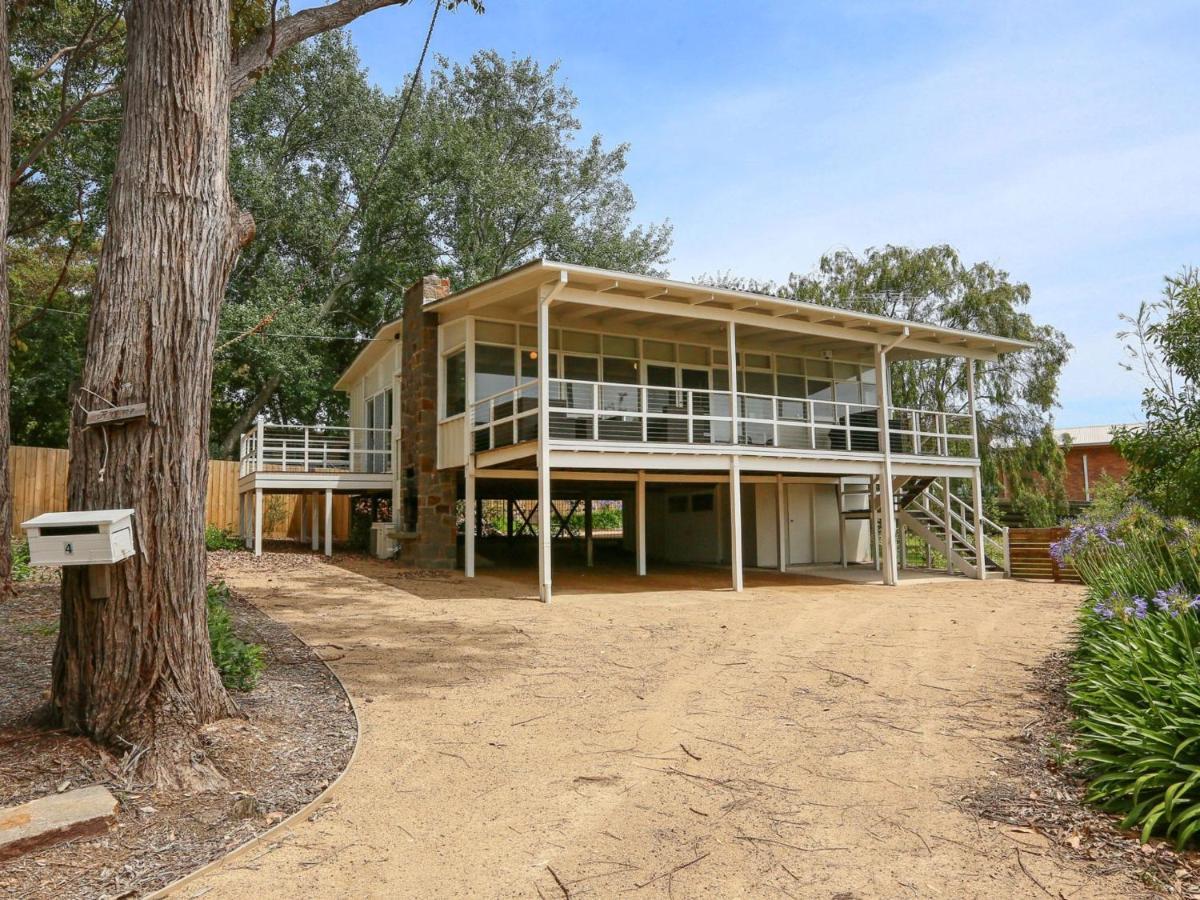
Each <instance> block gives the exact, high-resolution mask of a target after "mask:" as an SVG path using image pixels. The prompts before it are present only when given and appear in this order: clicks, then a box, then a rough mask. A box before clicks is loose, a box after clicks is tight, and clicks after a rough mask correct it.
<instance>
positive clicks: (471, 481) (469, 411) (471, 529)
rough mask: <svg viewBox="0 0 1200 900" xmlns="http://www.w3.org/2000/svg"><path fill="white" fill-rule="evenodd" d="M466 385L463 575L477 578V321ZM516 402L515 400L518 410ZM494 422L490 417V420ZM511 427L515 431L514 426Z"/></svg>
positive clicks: (471, 326) (469, 336)
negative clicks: (474, 429) (475, 434)
mask: <svg viewBox="0 0 1200 900" xmlns="http://www.w3.org/2000/svg"><path fill="white" fill-rule="evenodd" d="M466 326H467V327H466V341H467V346H466V351H467V354H466V359H465V360H464V362H465V363H466V369H467V376H466V384H465V385H464V386H463V398H464V399H463V454H464V456H465V457H466V460H465V464H464V466H463V494H464V497H463V574H464V575H466V576H467V578H474V577H475V530H476V528H477V516H478V513H479V510H478V509H477V508H476V505H475V440H474V432H473V430H472V429H473V428H474V423H475V317H474V316H469V317H468V318H467V322H466ZM516 402H517V400H516V398H515V397H514V398H513V403H514V407H513V408H514V410H515V409H516ZM489 418H490V417H489ZM509 427H512V426H511V425H510V426H509Z"/></svg>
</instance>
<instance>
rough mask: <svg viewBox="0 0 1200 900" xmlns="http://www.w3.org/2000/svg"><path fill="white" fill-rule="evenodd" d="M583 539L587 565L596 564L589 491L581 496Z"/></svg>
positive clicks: (591, 566)
mask: <svg viewBox="0 0 1200 900" xmlns="http://www.w3.org/2000/svg"><path fill="white" fill-rule="evenodd" d="M583 540H584V543H585V545H586V549H587V567H588V568H589V569H591V568H593V567H594V566H595V565H596V554H595V547H594V545H593V541H592V497H591V494H590V493H589V494H588V495H587V496H586V497H584V498H583Z"/></svg>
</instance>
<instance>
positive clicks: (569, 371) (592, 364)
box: [563, 354, 600, 381]
mask: <svg viewBox="0 0 1200 900" xmlns="http://www.w3.org/2000/svg"><path fill="white" fill-rule="evenodd" d="M563 378H566V379H568V380H570V381H599V380H600V360H598V359H596V358H595V357H594V356H571V355H570V354H568V355H566V356H564V357H563Z"/></svg>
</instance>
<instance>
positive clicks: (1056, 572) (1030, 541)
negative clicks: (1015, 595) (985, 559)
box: [1008, 528, 1080, 584]
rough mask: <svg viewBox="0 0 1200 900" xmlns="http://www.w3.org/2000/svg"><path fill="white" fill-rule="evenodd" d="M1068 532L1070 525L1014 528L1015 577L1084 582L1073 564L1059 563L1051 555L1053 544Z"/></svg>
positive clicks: (1011, 531) (1010, 532)
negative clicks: (1067, 527) (1064, 526)
mask: <svg viewBox="0 0 1200 900" xmlns="http://www.w3.org/2000/svg"><path fill="white" fill-rule="evenodd" d="M1066 536H1067V529H1066V528H1010V529H1009V530H1008V554H1009V559H1010V560H1011V564H1012V571H1011V575H1012V577H1013V578H1029V579H1033V580H1040V581H1068V582H1072V583H1074V584H1079V583H1080V578H1079V573H1078V572H1076V571H1075V569H1074V567H1072V566H1070V565H1059V564H1058V562H1057V561H1056V560H1055V559H1054V557H1053V556H1051V555H1050V545H1051V544H1053V543H1054V542H1055V541H1060V540H1062V539H1063V538H1064V537H1066Z"/></svg>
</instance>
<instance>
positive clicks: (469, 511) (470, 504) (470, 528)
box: [463, 407, 478, 578]
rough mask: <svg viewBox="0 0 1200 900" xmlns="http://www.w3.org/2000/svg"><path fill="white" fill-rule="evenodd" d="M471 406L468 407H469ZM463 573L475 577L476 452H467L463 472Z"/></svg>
mask: <svg viewBox="0 0 1200 900" xmlns="http://www.w3.org/2000/svg"><path fill="white" fill-rule="evenodd" d="M469 408H470V407H468V409H469ZM463 482H464V484H463V493H464V494H465V496H464V499H463V574H465V575H466V576H467V577H468V578H474V577H475V529H476V527H477V519H476V513H477V512H478V509H477V507H476V505H475V454H474V453H468V454H467V467H466V470H465V471H464V472H463Z"/></svg>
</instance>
